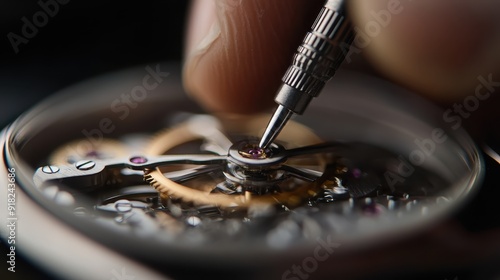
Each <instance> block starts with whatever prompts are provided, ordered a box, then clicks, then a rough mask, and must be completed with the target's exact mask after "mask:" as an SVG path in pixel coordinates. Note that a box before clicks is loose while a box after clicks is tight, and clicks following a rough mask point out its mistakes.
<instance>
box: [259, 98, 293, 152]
mask: <svg viewBox="0 0 500 280" xmlns="http://www.w3.org/2000/svg"><path fill="white" fill-rule="evenodd" d="M292 114H293V112H292V111H291V110H289V109H287V108H285V107H283V106H282V105H279V106H278V108H277V109H276V111H275V112H274V114H273V116H272V118H271V120H270V121H269V123H268V125H267V127H266V130H265V132H264V134H263V135H262V138H261V140H260V142H259V147H260V148H262V149H265V148H267V147H268V146H269V145H270V144H271V143H272V142H273V141H274V139H276V137H277V136H278V134H279V133H280V132H281V130H282V129H283V127H284V126H285V125H286V123H287V122H288V120H289V119H290V117H291V116H292Z"/></svg>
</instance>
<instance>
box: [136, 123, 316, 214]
mask: <svg viewBox="0 0 500 280" xmlns="http://www.w3.org/2000/svg"><path fill="white" fill-rule="evenodd" d="M268 120H269V115H267V114H261V115H257V116H252V117H248V116H245V117H243V116H218V117H217V118H216V117H212V116H199V115H198V116H194V117H193V118H190V119H189V120H187V121H185V122H183V123H181V124H179V125H177V126H175V127H173V128H170V129H167V130H166V131H164V132H162V133H160V134H158V135H157V136H155V137H154V138H153V139H152V141H151V143H150V144H149V145H148V147H147V148H146V154H147V155H162V154H167V153H168V152H169V151H170V150H172V149H173V148H175V147H178V146H180V145H182V144H185V143H187V142H191V141H195V140H200V139H204V140H211V139H209V138H210V137H211V136H214V137H219V138H220V137H221V136H220V135H217V134H219V133H220V134H222V132H221V131H222V130H223V131H227V132H230V133H231V134H235V135H245V136H249V137H257V136H258V135H260V133H261V131H260V130H261V129H262V128H263V127H265V124H266V122H267V121H268ZM197 122H198V123H197ZM219 141H222V142H224V140H219ZM277 141H278V142H281V143H284V144H286V145H287V146H288V147H289V148H295V147H301V146H307V145H314V144H318V143H321V142H322V141H321V139H320V138H319V137H318V136H317V135H315V134H314V133H313V132H312V131H311V130H310V129H308V128H307V127H305V126H303V125H301V124H299V123H297V122H293V121H290V122H289V123H288V124H287V126H286V127H285V128H284V129H283V131H282V132H281V133H280V135H279V137H278V138H277ZM221 146H224V144H222V145H221ZM226 153H227V150H226ZM291 161H295V162H296V164H301V165H304V164H307V165H313V164H314V165H316V166H320V168H321V169H322V168H324V165H325V160H324V158H322V157H321V156H314V157H312V159H311V158H310V159H306V160H303V159H302V160H300V159H297V160H296V159H294V160H291ZM144 178H145V180H146V181H147V182H148V183H149V184H150V185H151V186H153V187H154V188H155V189H156V190H158V192H159V193H160V196H161V198H162V199H169V198H173V199H180V200H181V201H183V202H188V203H193V204H195V205H215V206H218V207H222V208H226V207H234V208H248V207H250V206H251V205H259V204H282V205H285V206H288V207H295V206H298V205H299V204H300V203H301V202H302V201H303V199H304V198H308V197H311V196H314V195H315V194H316V193H317V192H318V191H319V190H320V186H321V183H320V182H314V183H306V184H302V185H300V186H298V187H295V188H293V189H292V190H290V191H286V192H279V193H271V194H266V195H254V194H253V193H250V192H248V191H247V192H245V193H244V194H231V195H227V194H221V193H211V192H210V190H206V189H200V188H199V187H196V188H192V187H188V186H185V185H182V184H179V183H176V182H174V181H172V180H170V179H168V178H167V177H165V175H164V174H163V172H162V170H161V169H160V167H157V168H155V169H152V170H146V171H145V175H144ZM318 181H321V180H318Z"/></svg>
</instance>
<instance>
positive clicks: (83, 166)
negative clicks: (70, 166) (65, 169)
mask: <svg viewBox="0 0 500 280" xmlns="http://www.w3.org/2000/svg"><path fill="white" fill-rule="evenodd" d="M75 167H76V168H77V169H78V170H90V169H92V168H94V167H95V162H94V161H92V160H87V159H84V160H80V161H77V162H76V163H75Z"/></svg>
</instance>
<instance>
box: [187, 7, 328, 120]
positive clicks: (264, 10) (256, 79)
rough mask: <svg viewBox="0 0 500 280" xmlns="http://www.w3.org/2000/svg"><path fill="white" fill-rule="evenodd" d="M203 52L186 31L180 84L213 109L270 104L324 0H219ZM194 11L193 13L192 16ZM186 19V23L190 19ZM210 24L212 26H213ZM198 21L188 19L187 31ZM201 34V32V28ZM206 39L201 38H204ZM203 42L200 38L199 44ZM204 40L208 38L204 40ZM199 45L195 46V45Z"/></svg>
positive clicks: (247, 108)
mask: <svg viewBox="0 0 500 280" xmlns="http://www.w3.org/2000/svg"><path fill="white" fill-rule="evenodd" d="M214 3H215V5H216V8H217V9H216V13H215V14H216V17H215V22H216V23H214V24H212V27H211V28H212V29H207V28H206V27H205V30H208V31H204V32H209V33H208V34H210V32H211V35H210V36H209V37H208V38H209V39H210V40H205V39H203V40H205V44H204V45H203V44H202V46H204V47H203V48H201V49H202V51H199V50H200V48H199V47H197V46H196V45H195V44H193V43H192V42H195V41H197V40H195V39H193V38H198V37H200V35H188V37H187V38H188V41H189V42H188V44H187V49H188V52H187V55H186V59H185V64H184V84H185V87H186V90H187V91H189V92H190V94H191V96H193V97H194V98H195V99H197V100H198V101H200V102H201V104H202V105H203V106H204V107H206V108H207V109H209V110H212V111H226V112H236V113H250V112H256V111H260V110H262V109H263V108H267V107H268V106H269V105H271V104H273V102H272V100H273V97H274V95H275V91H276V90H277V89H278V87H279V85H280V83H281V77H282V75H283V74H284V71H285V70H286V67H287V66H288V64H289V63H290V61H291V59H292V54H293V52H294V51H295V49H296V47H297V46H298V44H299V43H300V40H301V39H302V37H303V36H304V34H305V32H306V31H307V30H308V28H309V27H310V25H311V24H312V22H313V20H314V16H315V14H316V13H317V12H318V11H319V8H320V7H321V5H320V4H322V3H323V1H317V2H314V3H311V2H306V1H301V0H293V1H292V0H274V1H268V0H256V1H240V0H220V1H217V2H214ZM195 9H196V7H194V10H193V12H192V15H194V14H196V13H197V11H196V10H195ZM193 20H194V19H193V17H191V21H193ZM213 26H215V27H213ZM196 28H198V25H197V24H196V25H195V24H192V22H190V27H189V29H188V31H189V32H190V33H191V32H198V31H199V30H197V31H194V30H196ZM200 33H203V32H200ZM205 38H206V37H205ZM203 40H201V41H199V42H203ZM206 42H209V44H207V43H206ZM198 46H199V45H198Z"/></svg>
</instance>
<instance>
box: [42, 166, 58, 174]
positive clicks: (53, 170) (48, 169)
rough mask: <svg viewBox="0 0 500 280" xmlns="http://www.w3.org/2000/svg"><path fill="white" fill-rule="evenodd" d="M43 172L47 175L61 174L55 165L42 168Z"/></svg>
mask: <svg viewBox="0 0 500 280" xmlns="http://www.w3.org/2000/svg"><path fill="white" fill-rule="evenodd" d="M42 172H43V173H45V174H54V173H57V172H59V167H57V166H55V165H46V166H44V167H42Z"/></svg>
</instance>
